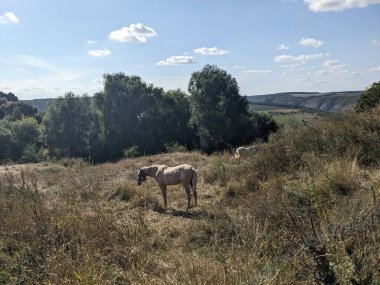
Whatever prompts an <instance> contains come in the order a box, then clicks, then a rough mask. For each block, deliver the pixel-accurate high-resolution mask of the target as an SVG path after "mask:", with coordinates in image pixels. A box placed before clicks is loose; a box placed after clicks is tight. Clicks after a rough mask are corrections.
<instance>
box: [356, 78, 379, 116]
mask: <svg viewBox="0 0 380 285" xmlns="http://www.w3.org/2000/svg"><path fill="white" fill-rule="evenodd" d="M379 104H380V81H378V82H374V83H373V84H372V85H371V87H369V88H367V89H366V90H365V92H364V93H363V94H362V95H361V96H360V97H359V100H358V102H357V103H356V107H355V110H356V112H367V111H369V110H371V109H374V108H375V107H376V106H377V105H379Z"/></svg>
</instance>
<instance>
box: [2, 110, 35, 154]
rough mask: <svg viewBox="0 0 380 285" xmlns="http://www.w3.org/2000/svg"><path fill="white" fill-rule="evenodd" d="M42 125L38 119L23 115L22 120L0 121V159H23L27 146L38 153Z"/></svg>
mask: <svg viewBox="0 0 380 285" xmlns="http://www.w3.org/2000/svg"><path fill="white" fill-rule="evenodd" d="M39 137H40V127H39V125H38V123H37V121H36V119H34V118H31V117H23V118H22V119H21V120H17V121H13V122H9V121H6V120H2V121H0V147H1V148H2V153H1V154H0V161H6V160H13V161H18V160H22V161H23V159H22V157H23V153H24V151H25V149H26V148H28V152H30V151H31V149H32V148H33V149H34V151H35V152H36V153H37V152H38V149H39V148H40V142H39Z"/></svg>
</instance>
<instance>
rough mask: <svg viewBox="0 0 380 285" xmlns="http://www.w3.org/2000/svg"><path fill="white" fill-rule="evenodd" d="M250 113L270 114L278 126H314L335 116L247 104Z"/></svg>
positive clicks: (297, 109) (307, 110)
mask: <svg viewBox="0 0 380 285" xmlns="http://www.w3.org/2000/svg"><path fill="white" fill-rule="evenodd" d="M249 110H250V111H252V112H258V113H265V114H270V115H271V116H272V117H273V119H274V120H275V121H276V122H277V123H278V124H280V125H290V124H308V125H311V124H315V123H316V122H317V121H318V120H320V119H322V118H325V117H327V116H334V115H335V116H337V115H336V114H329V113H326V112H320V111H315V110H312V109H305V108H303V109H299V108H290V107H281V106H270V105H258V104H252V103H251V104H249Z"/></svg>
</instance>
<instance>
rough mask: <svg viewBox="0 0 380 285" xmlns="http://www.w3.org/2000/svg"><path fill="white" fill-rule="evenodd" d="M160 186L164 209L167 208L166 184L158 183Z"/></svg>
mask: <svg viewBox="0 0 380 285" xmlns="http://www.w3.org/2000/svg"><path fill="white" fill-rule="evenodd" d="M160 188H161V192H162V197H163V198H164V208H165V211H166V210H167V208H168V201H167V199H166V185H162V184H160Z"/></svg>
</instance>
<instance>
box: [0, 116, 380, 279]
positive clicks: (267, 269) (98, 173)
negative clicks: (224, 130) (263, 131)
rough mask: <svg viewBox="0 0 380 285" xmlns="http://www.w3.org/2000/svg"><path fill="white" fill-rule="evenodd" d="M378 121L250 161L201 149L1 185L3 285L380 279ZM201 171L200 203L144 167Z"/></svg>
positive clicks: (299, 137)
mask: <svg viewBox="0 0 380 285" xmlns="http://www.w3.org/2000/svg"><path fill="white" fill-rule="evenodd" d="M379 126H380V121H379V120H378V118H377V117H374V118H372V119H371V118H369V117H360V116H355V117H349V118H347V119H346V120H337V121H334V122H331V121H327V122H321V124H320V125H318V126H315V127H313V128H304V127H293V128H292V129H284V130H282V131H280V132H279V133H277V134H276V135H274V136H272V137H271V138H270V140H269V142H268V143H266V144H262V145H260V150H259V151H258V152H257V153H256V154H255V155H254V156H253V157H252V158H250V159H247V160H244V161H241V162H236V161H235V160H234V159H233V158H232V157H231V156H230V155H229V154H227V153H224V154H215V155H211V156H205V155H202V154H200V153H198V152H192V153H170V154H162V155H156V156H149V157H140V158H131V159H127V160H122V161H120V162H118V163H114V164H111V163H109V164H102V165H97V166H90V165H86V164H83V163H80V162H75V161H74V162H70V163H66V162H62V163H61V164H59V165H58V164H51V165H38V166H36V167H35V168H33V167H30V168H29V167H27V168H25V167H24V168H22V169H23V170H22V171H21V172H15V171H13V170H12V168H9V169H7V170H6V172H5V175H2V178H1V179H0V284H355V285H356V284H379V282H380V272H379V262H380V256H379V252H380V202H379V196H380V195H379V194H380V169H379V162H380V159H379V156H378V152H377V150H378V149H380V141H379V139H378V134H377V133H376V130H377V129H378V127H379ZM179 163H190V164H192V165H194V166H196V167H197V169H198V172H199V177H200V181H199V183H198V188H199V204H200V205H199V207H197V208H193V209H191V210H190V211H184V210H183V209H184V208H185V206H186V196H185V193H184V191H183V189H182V188H181V187H180V186H173V187H170V188H169V190H168V196H169V210H168V211H167V212H166V213H165V212H164V211H163V209H162V197H161V194H160V192H159V189H158V187H157V185H156V183H155V182H154V181H153V180H152V179H148V181H147V182H146V183H145V184H143V186H141V187H137V186H136V181H135V178H136V177H135V176H136V173H137V169H138V168H139V167H141V166H145V165H149V164H168V165H174V164H179Z"/></svg>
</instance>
